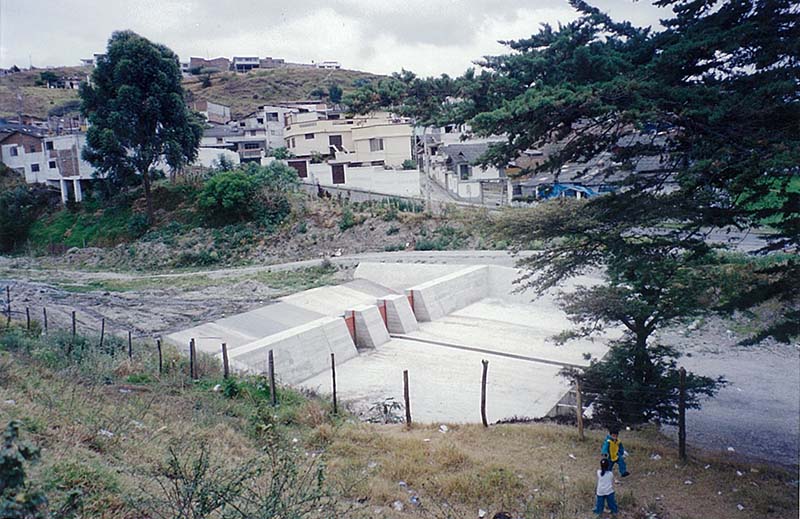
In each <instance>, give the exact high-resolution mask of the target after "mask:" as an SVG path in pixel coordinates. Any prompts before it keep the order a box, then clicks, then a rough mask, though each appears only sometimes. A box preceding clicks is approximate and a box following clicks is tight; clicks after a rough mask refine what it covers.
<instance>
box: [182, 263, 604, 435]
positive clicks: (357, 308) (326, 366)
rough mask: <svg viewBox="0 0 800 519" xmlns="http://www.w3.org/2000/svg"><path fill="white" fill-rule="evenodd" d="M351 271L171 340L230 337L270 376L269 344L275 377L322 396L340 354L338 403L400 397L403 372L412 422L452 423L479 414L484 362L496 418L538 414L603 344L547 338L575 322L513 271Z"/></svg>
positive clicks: (239, 354) (367, 267)
mask: <svg viewBox="0 0 800 519" xmlns="http://www.w3.org/2000/svg"><path fill="white" fill-rule="evenodd" d="M354 277H355V280H354V281H352V282H349V283H345V284H344V285H340V286H333V287H320V288H316V289H313V290H307V291H304V292H300V293H298V294H293V295H291V296H288V297H285V298H282V299H281V300H280V301H279V302H277V303H275V304H271V305H267V306H264V307H261V308H257V309H255V310H253V311H250V312H246V313H243V314H238V315H236V316H231V317H228V318H225V319H221V320H219V321H215V322H213V323H206V324H203V325H199V326H196V327H194V328H190V329H188V330H183V331H181V332H176V333H174V334H172V335H170V336H168V339H169V340H171V341H172V342H175V343H176V344H179V345H185V344H187V343H188V340H189V339H190V338H195V340H196V341H197V343H198V346H199V348H200V350H201V351H206V352H210V353H214V354H217V355H219V351H220V349H219V346H220V344H221V343H222V342H226V343H227V344H228V348H229V357H230V361H231V366H232V367H233V368H234V369H236V370H239V371H242V372H249V373H259V372H264V371H266V369H267V358H268V353H269V351H270V350H272V351H273V355H274V359H275V368H276V374H277V376H278V378H279V380H281V381H282V382H283V383H287V384H293V385H297V386H301V387H305V388H308V389H312V390H315V391H318V392H322V393H325V392H328V391H330V383H331V381H330V354H331V353H334V354H335V360H336V363H337V385H338V390H339V398H340V400H342V401H349V402H350V403H351V405H353V406H354V408H355V409H356V410H358V409H365V408H366V407H368V406H369V405H371V404H373V403H375V402H377V401H381V400H383V399H384V398H388V397H392V398H394V399H395V400H396V401H402V371H403V370H404V369H407V370H409V373H410V377H411V380H412V386H411V397H412V409H413V412H414V417H415V420H417V421H451V422H470V421H477V420H479V419H480V416H479V409H478V398H479V391H480V387H479V381H480V369H481V363H480V361H481V360H484V359H486V360H489V363H490V367H489V384H488V397H489V405H488V414H489V419H490V420H499V419H502V418H508V417H511V416H528V417H540V416H544V415H546V414H548V413H549V412H551V410H552V409H553V408H554V406H555V405H556V404H557V403H558V401H559V400H560V399H561V397H562V396H563V395H564V394H565V393H566V392H567V391H568V389H569V388H568V384H567V382H566V381H565V380H564V379H563V378H561V377H559V376H558V372H559V371H560V370H561V369H562V368H563V367H566V366H582V365H587V364H588V362H589V361H588V360H587V359H586V358H585V355H586V354H588V355H589V356H590V357H594V358H600V357H602V356H603V355H604V354H605V352H606V350H607V348H606V345H605V343H604V342H603V341H598V342H589V341H584V342H578V343H577V344H574V345H571V346H564V347H557V346H554V345H553V344H552V343H550V342H549V341H548V338H549V337H551V336H553V335H555V334H557V333H559V332H560V331H562V330H564V329H567V328H569V327H570V322H569V321H568V320H567V318H566V315H565V314H564V313H563V312H562V311H561V310H560V309H559V308H558V306H557V305H556V303H555V301H554V297H553V295H552V294H545V295H544V296H542V297H539V298H538V299H536V300H535V301H531V299H532V296H531V295H529V294H524V293H518V292H517V291H516V286H515V284H514V280H515V279H518V278H519V277H520V272H519V271H518V270H516V269H513V268H508V267H499V266H495V265H419V264H403V263H393V264H386V263H362V264H360V265H359V266H358V267H357V268H356V270H355V273H354ZM583 281H585V282H587V283H589V282H592V280H591V279H585V280H583Z"/></svg>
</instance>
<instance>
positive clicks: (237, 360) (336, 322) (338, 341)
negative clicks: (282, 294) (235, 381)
mask: <svg viewBox="0 0 800 519" xmlns="http://www.w3.org/2000/svg"><path fill="white" fill-rule="evenodd" d="M379 318H380V316H379ZM269 350H273V356H274V359H275V375H276V377H277V378H278V380H280V381H281V382H282V383H284V384H296V383H298V382H301V381H303V380H306V379H308V378H310V377H313V376H314V375H316V374H318V373H322V372H323V371H325V370H327V369H330V354H331V353H335V354H336V363H337V364H339V363H342V362H345V361H347V360H349V359H352V358H353V357H356V356H357V355H358V352H357V350H356V346H355V344H353V339H352V338H351V337H350V332H349V331H348V330H347V325H346V324H345V322H344V319H342V318H341V317H323V318H321V319H317V320H315V321H312V322H310V323H307V324H303V325H300V326H296V327H294V328H290V329H288V330H285V331H283V332H279V333H276V334H274V335H270V336H269V337H266V338H264V339H260V340H257V341H254V342H251V343H250V344H245V345H244V346H240V347H238V348H235V349H234V350H232V351H230V352H229V359H230V362H231V366H232V367H233V369H235V370H238V371H244V372H249V373H266V372H267V369H268V360H267V359H268V354H269Z"/></svg>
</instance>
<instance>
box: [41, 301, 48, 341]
mask: <svg viewBox="0 0 800 519" xmlns="http://www.w3.org/2000/svg"><path fill="white" fill-rule="evenodd" d="M42 315H43V316H44V334H45V335H47V307H46V306H44V307H42Z"/></svg>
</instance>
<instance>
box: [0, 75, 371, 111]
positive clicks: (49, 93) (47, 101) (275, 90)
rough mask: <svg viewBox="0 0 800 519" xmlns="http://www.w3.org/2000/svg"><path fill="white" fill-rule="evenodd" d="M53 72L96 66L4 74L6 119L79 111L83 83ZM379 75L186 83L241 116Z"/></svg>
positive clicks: (1, 94) (0, 84)
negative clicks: (54, 80) (55, 81)
mask: <svg viewBox="0 0 800 519" xmlns="http://www.w3.org/2000/svg"><path fill="white" fill-rule="evenodd" d="M48 71H49V72H52V73H53V74H55V75H56V76H58V77H59V78H74V79H75V80H76V81H77V80H83V79H85V78H86V77H87V76H88V75H89V74H91V71H92V68H91V67H55V68H48V69H30V70H21V71H19V72H15V73H10V74H6V75H3V76H2V77H0V118H16V117H17V116H18V115H19V114H22V115H24V116H29V117H33V118H38V119H46V118H47V117H48V116H51V115H58V116H61V115H63V114H64V113H69V112H75V111H76V110H77V106H78V104H77V102H78V89H77V83H72V84H71V83H67V84H61V85H58V86H59V87H60V88H57V87H56V85H51V86H48V85H46V84H43V82H42V80H41V74H42V73H43V72H48ZM206 77H207V78H208V80H207V81H206ZM374 77H377V76H376V75H375V74H371V73H368V72H360V71H356V70H344V69H320V68H275V69H258V70H253V71H250V72H248V73H244V74H242V73H235V72H231V71H225V72H212V73H210V74H200V75H186V76H185V78H184V87H185V88H186V90H187V92H188V95H189V97H190V100H197V101H212V102H215V103H220V104H223V105H226V106H229V107H230V109H231V115H232V116H233V117H234V118H239V117H242V116H244V115H247V114H249V113H252V112H253V111H255V110H256V109H257V108H258V107H259V106H262V105H264V104H267V103H270V102H277V101H286V100H294V99H307V98H308V97H309V96H310V94H312V93H313V92H315V91H317V92H325V93H327V91H328V88H329V87H330V86H332V85H336V86H338V87H339V88H341V89H342V91H343V92H344V93H347V92H349V91H351V90H354V89H355V88H356V86H355V85H356V83H357V82H358V80H363V79H369V78H374ZM72 87H74V88H72Z"/></svg>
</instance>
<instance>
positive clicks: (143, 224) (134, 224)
mask: <svg viewBox="0 0 800 519" xmlns="http://www.w3.org/2000/svg"><path fill="white" fill-rule="evenodd" d="M148 229H150V220H148V219H147V215H146V214H145V213H134V214H133V215H132V216H131V218H130V220H128V234H130V236H131V238H139V237H141V236H143V235H144V233H146V232H147V231H148Z"/></svg>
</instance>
